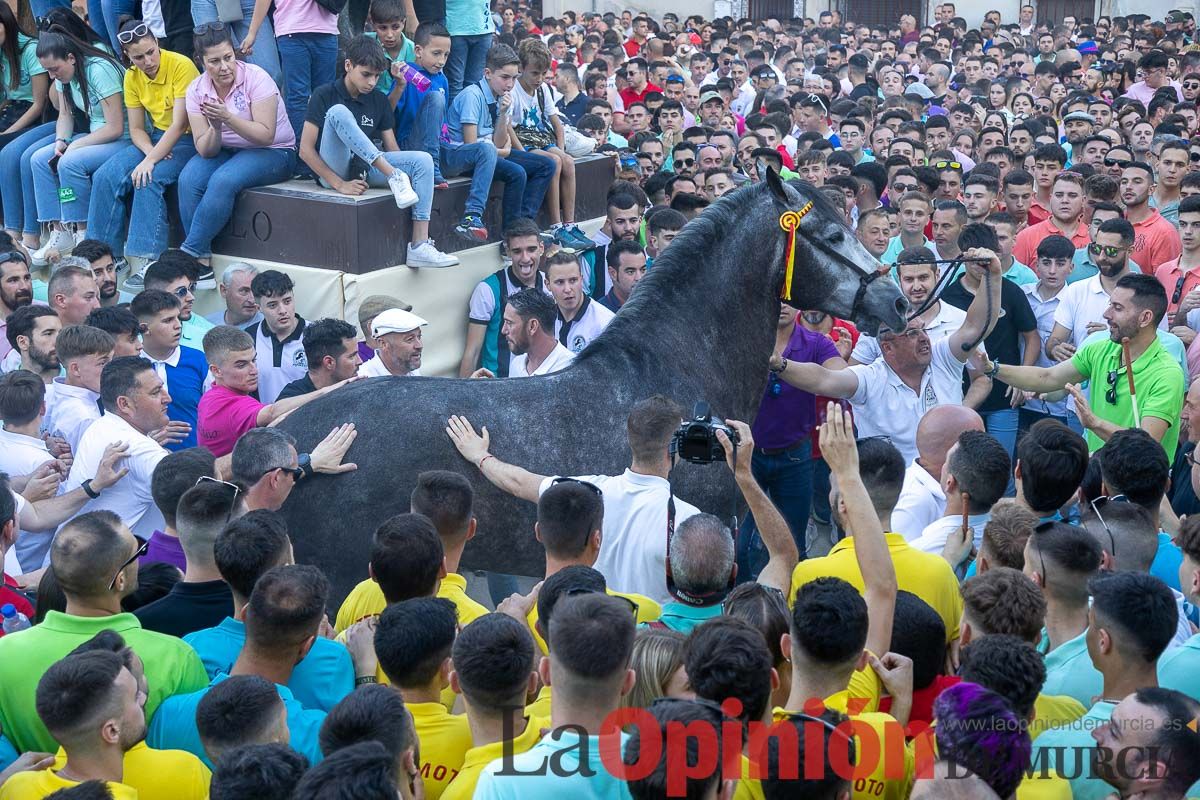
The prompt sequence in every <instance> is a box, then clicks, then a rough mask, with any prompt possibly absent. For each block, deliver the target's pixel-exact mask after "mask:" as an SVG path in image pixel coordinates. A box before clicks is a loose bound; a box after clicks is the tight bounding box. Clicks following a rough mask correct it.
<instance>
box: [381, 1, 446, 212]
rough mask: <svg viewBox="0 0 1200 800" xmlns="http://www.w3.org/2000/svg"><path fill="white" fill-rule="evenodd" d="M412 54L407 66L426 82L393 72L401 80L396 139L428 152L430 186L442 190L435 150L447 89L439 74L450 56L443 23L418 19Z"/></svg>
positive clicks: (404, 147)
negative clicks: (420, 83)
mask: <svg viewBox="0 0 1200 800" xmlns="http://www.w3.org/2000/svg"><path fill="white" fill-rule="evenodd" d="M413 53H414V54H415V58H414V60H413V62H412V63H411V66H412V67H415V68H416V70H417V71H418V72H419V73H420V74H421V75H423V76H425V77H426V78H428V79H429V85H428V86H427V87H426V88H425V89H419V88H417V87H416V86H415V85H414V82H413V81H407V82H405V81H404V80H403V78H396V77H395V76H394V75H393V80H395V82H396V83H397V84H399V83H401V82H404V83H405V86H404V92H403V93H402V94H401V95H400V101H399V102H398V103H397V104H396V141H397V142H398V143H399V144H400V149H402V150H421V151H424V152H426V153H429V157H430V158H432V159H433V184H434V188H435V189H444V188H446V186H447V185H448V184H447V183H446V179H445V178H443V177H442V170H441V166H440V165H439V164H438V151H439V147H440V145H439V142H440V141H441V137H442V125H443V124H444V123H445V122H446V105H447V102H446V98H447V97H448V96H449V91H450V87H449V84H448V83H447V82H446V76H445V75H444V74H443V73H442V68H443V67H445V66H446V59H448V58H449V57H450V34H449V33H447V32H446V26H444V25H439V24H438V23H436V22H422V23H421V24H420V25H419V26H418V27H417V32H416V33H415V34H414V35H413Z"/></svg>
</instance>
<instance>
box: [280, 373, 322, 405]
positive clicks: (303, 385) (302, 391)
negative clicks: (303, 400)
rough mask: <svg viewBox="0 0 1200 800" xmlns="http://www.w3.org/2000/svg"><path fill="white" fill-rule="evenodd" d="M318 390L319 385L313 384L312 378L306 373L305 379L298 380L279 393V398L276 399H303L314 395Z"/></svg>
mask: <svg viewBox="0 0 1200 800" xmlns="http://www.w3.org/2000/svg"><path fill="white" fill-rule="evenodd" d="M316 390H317V385H316V384H315V383H313V382H312V378H310V377H309V376H308V373H305V375H304V377H303V378H297V379H296V380H294V381H292V382H291V383H289V384H288V385H287V386H285V387H283V389H282V391H280V392H279V397H276V398H275V399H276V400H287V399H288V398H289V397H301V396H303V395H306V394H312V393H313V392H315V391H316Z"/></svg>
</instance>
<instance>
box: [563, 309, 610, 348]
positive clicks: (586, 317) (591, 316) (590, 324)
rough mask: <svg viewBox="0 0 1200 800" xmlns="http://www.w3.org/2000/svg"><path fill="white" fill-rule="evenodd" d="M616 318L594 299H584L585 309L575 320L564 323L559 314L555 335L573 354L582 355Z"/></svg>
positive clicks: (579, 312) (581, 310) (576, 315)
mask: <svg viewBox="0 0 1200 800" xmlns="http://www.w3.org/2000/svg"><path fill="white" fill-rule="evenodd" d="M615 316H616V314H614V313H613V312H611V311H609V310H608V309H607V308H605V307H604V306H602V305H600V304H599V303H597V302H596V301H595V300H593V299H592V298H590V297H584V298H583V308H581V309H580V310H579V311H577V312H576V313H575V319H573V320H571V321H570V322H563V319H562V314H561V313H560V314H559V317H558V320H557V321H555V323H554V335H555V337H556V338H557V339H558V341H559V342H561V343H562V344H563V345H564V346H565V347H566V348H567V349H568V350H570V351H571V352H572V353H580V352H582V351H583V348H585V347H587V346H588V345H589V344H591V343H592V340H594V339H595V338H596V337H597V336H599V335H600V334H601V333H602V332H603V331H604V329H605V328H607V327H608V323H610V322H612V320H613V317H615Z"/></svg>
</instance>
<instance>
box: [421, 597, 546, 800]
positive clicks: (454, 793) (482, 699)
mask: <svg viewBox="0 0 1200 800" xmlns="http://www.w3.org/2000/svg"><path fill="white" fill-rule="evenodd" d="M533 655H534V649H533V637H532V636H530V635H529V631H528V629H527V628H525V627H524V626H523V625H522V624H521V623H520V622H517V621H516V620H515V619H513V618H512V617H510V616H508V615H506V614H488V615H487V616H484V617H480V618H479V619H477V620H475V621H474V622H472V623H471V624H470V625H468V626H467V627H465V628H463V629H462V632H461V633H459V634H458V638H457V639H455V641H454V650H453V661H454V671H453V672H451V673H450V685H451V686H453V687H454V691H456V692H458V693H460V694H461V695H462V698H463V705H465V706H466V708H467V722H468V724H469V725H470V727H471V740H472V742H473V744H472V746H471V749H470V750H468V751H467V754H466V756H465V758H464V759H463V765H462V769H461V770H460V771H459V773H458V777H456V778H455V779H454V780H452V781H451V782H450V785H449V786H448V787H446V791H445V792H443V794H442V800H471V798H472V797H473V796H474V794H475V784H476V783H478V782H479V773H480V772H482V771H483V768H484V767H486V766H487V765H488V764H490V763H491V762H492V761H495V760H496V759H497V758H500V757H501V756H503V755H505V754H506V753H510V754H512V755H517V754H519V753H524V752H526V751H528V750H529V749H530V748H532V747H533V746H534V745H535V744H537V743H538V740H540V739H541V738H542V730H543V729H545V728H549V727H550V720H549V718H545V719H541V718H536V717H531V716H528V715H527V714H525V713H523V712H522V711H521V708H522V707H523V706H524V704H525V698H526V697H527V696H528V694H529V693H530V692H531V691H533V689H534V688H535V687H536V686H537V674H536V673H535V672H534V671H533V669H532V666H533Z"/></svg>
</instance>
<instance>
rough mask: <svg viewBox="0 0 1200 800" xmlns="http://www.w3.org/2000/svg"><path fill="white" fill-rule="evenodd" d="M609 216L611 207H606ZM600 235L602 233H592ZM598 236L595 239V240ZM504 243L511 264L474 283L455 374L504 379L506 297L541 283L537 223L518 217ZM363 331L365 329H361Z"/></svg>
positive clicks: (508, 359)
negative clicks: (482, 372) (487, 374)
mask: <svg viewBox="0 0 1200 800" xmlns="http://www.w3.org/2000/svg"><path fill="white" fill-rule="evenodd" d="M610 215H611V209H610ZM596 236H597V237H601V236H602V233H598V234H596ZM600 241H601V240H600V238H597V239H596V242H597V243H599V242H600ZM504 243H505V247H506V249H507V251H508V258H510V259H511V260H512V263H511V264H510V265H509V266H508V268H506V269H505V268H501V269H498V270H496V271H495V272H493V273H492V274H491V275H489V276H488V277H486V278H484V279H483V280H481V281H480V282H479V283H477V284H476V285H475V290H474V291H473V292H472V293H471V300H470V303H469V305H468V313H467V346H466V348H465V349H464V350H463V357H462V361H461V362H460V363H459V365H458V376H459V377H460V378H466V377H469V376H470V375H472V374H473V373H474V372H475V371H476V370H478V369H485V370H487V371H488V372H490V373H491V374H493V375H495V376H497V377H500V378H504V377H507V376H508V372H509V369H510V368H511V366H512V353H511V352H510V351H509V349H508V340H507V339H506V337H505V336H504V333H503V332H502V331H501V328H502V325H503V321H504V306H505V305H507V303H508V298H510V297H512V296H513V295H514V294H516V293H517V292H519V291H521V290H522V289H526V288H533V289H537V290H538V291H541V290H542V288H543V286H544V283H543V280H542V273H541V272H539V271H538V266H539V265H540V264H541V261H542V254H543V253H544V252H545V248H544V246H543V245H542V240H541V232H540V230H539V229H538V226H537V223H535V222H534V221H533V220H531V219H518V220H516V221H515V222H513V223H512V224H511V225H509V226H508V230H506V231H505V232H504ZM364 333H366V331H364Z"/></svg>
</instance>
